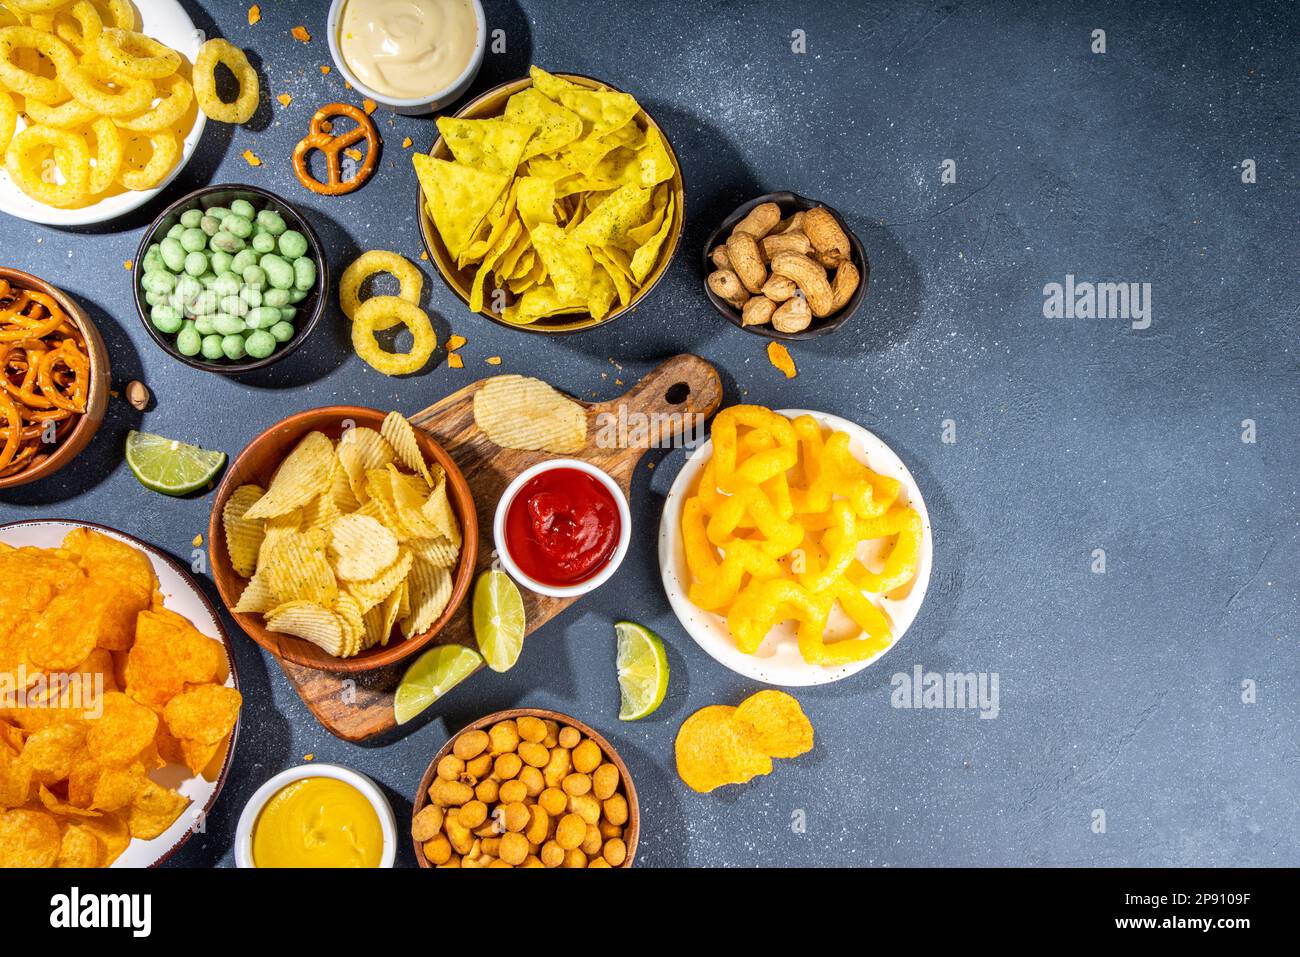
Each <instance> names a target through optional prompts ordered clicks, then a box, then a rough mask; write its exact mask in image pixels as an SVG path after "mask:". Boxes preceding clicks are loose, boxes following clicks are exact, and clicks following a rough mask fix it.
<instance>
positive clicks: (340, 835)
mask: <svg viewBox="0 0 1300 957" xmlns="http://www.w3.org/2000/svg"><path fill="white" fill-rule="evenodd" d="M383 850H384V832H383V829H382V828H381V827H380V824H379V815H378V814H376V813H375V809H374V807H373V806H372V805H371V803H370V801H369V800H367V798H366V796H365V795H364V794H362V793H361V792H360V791H358V790H357V789H356V788H354V787H353V786H352V785H350V784H347V783H346V782H343V781H339V780H336V779H334V778H303V779H302V780H299V781H294V782H293V783H292V784H286V785H285V786H284V787H283V788H281V789H280V790H279V791H277V792H276V793H275V794H274V795H273V796H272V797H271V800H269V801H267V802H266V806H265V807H263V808H262V813H261V814H259V815H258V816H257V823H256V824H254V825H253V864H254V865H255V866H257V867H378V866H379V861H380V858H381V857H382V855H383Z"/></svg>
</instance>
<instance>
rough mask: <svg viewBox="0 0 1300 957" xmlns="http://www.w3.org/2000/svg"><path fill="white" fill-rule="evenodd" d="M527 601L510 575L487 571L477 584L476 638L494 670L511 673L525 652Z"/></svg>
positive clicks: (475, 596) (475, 608) (489, 665)
mask: <svg viewBox="0 0 1300 957" xmlns="http://www.w3.org/2000/svg"><path fill="white" fill-rule="evenodd" d="M526 624H527V622H526V620H525V618H524V599H523V596H522V595H520V594H519V589H518V587H516V585H515V583H514V582H512V581H511V580H510V576H509V575H507V574H506V573H505V572H501V571H488V572H484V573H483V574H482V575H480V576H479V579H478V582H477V583H475V585H474V637H475V638H477V639H478V650H479V651H481V652H483V658H484V659H485V660H486V661H487V664H488V667H489V668H491V669H492V670H493V671H509V670H510V669H511V668H513V667H514V666H515V662H516V661H518V660H519V652H521V651H523V650H524V629H525V627H526Z"/></svg>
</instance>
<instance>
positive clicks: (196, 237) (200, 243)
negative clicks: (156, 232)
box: [179, 229, 208, 253]
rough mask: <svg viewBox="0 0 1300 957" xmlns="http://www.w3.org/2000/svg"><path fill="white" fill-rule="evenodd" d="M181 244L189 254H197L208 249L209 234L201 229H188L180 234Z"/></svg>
mask: <svg viewBox="0 0 1300 957" xmlns="http://www.w3.org/2000/svg"><path fill="white" fill-rule="evenodd" d="M179 239H180V244H181V248H183V249H184V250H185V251H186V252H187V253H196V252H198V251H199V250H201V249H207V248H208V237H207V234H206V233H204V232H203V230H201V229H187V230H185V232H183V233H181V234H180V237H179Z"/></svg>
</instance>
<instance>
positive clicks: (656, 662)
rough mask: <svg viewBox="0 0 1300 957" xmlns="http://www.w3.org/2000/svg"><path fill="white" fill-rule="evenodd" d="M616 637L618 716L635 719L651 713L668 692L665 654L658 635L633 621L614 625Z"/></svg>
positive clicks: (622, 718) (666, 658)
mask: <svg viewBox="0 0 1300 957" xmlns="http://www.w3.org/2000/svg"><path fill="white" fill-rule="evenodd" d="M614 635H615V636H616V637H617V638H618V687H619V690H621V691H622V692H623V703H622V705H621V706H620V707H619V710H618V716H619V719H620V720H622V721H637V720H639V719H640V718H644V717H645V716H646V715H648V714H653V713H654V712H655V709H657V708H658V707H659V706H660V705H661V704H663V701H664V695H665V694H667V693H668V655H667V654H665V653H664V643H663V640H662V639H660V637H659V636H658V635H656V634H655V633H654V632H653V631H651V630H650V629H649V628H646V627H645V626H643V625H638V624H637V623H636V622H634V621H620V622H618V623H617V624H616V625H615V626H614Z"/></svg>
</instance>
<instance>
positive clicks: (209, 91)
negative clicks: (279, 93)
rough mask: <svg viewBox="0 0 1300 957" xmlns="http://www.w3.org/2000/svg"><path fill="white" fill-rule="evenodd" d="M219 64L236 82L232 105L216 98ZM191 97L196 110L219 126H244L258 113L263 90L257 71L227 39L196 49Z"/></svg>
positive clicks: (212, 41)
mask: <svg viewBox="0 0 1300 957" xmlns="http://www.w3.org/2000/svg"><path fill="white" fill-rule="evenodd" d="M222 63H224V64H225V65H226V68H227V69H228V70H230V72H231V73H233V74H234V75H235V79H236V80H238V81H239V97H238V99H236V100H235V101H234V102H233V103H227V102H225V101H224V100H223V99H221V97H220V96H218V95H217V72H216V71H217V65H218V64H222ZM194 95H195V97H196V98H197V99H198V101H199V109H201V110H202V111H203V112H204V113H205V114H206V115H207V116H208V117H209V118H211V119H214V120H216V121H217V122H218V123H247V122H248V121H249V120H251V119H252V118H253V114H254V113H256V112H257V104H258V102H259V100H260V98H261V95H262V90H261V84H260V83H259V82H258V79H257V71H256V70H254V69H253V67H252V65H251V64H250V63H249V62H248V57H246V56H245V55H244V51H243V50H241V49H239V47H237V46H234V45H233V44H231V43H229V42H228V41H226V40H209V41H208V42H207V43H205V44H203V46H202V47H200V48H199V55H198V57H197V58H196V59H195V61H194Z"/></svg>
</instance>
